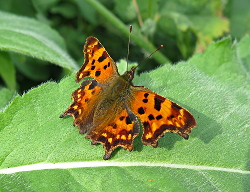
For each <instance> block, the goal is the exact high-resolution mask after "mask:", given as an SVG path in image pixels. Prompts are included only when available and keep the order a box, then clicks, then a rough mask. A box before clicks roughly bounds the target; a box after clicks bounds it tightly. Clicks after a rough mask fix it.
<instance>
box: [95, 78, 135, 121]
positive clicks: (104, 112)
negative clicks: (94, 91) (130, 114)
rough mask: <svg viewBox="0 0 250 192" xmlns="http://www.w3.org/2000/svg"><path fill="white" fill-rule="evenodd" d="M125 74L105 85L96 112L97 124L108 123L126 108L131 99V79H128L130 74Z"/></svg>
mask: <svg viewBox="0 0 250 192" xmlns="http://www.w3.org/2000/svg"><path fill="white" fill-rule="evenodd" d="M124 75H125V74H124ZM124 75H122V76H117V77H116V78H114V79H113V81H112V82H111V83H110V84H108V85H107V86H105V88H104V90H103V92H102V93H101V94H102V97H101V98H100V100H99V104H98V106H97V107H96V108H95V112H94V119H95V121H96V124H100V123H101V124H103V122H105V123H107V124H108V123H109V121H111V120H113V119H114V118H115V117H116V116H117V115H118V114H119V113H121V111H122V110H124V108H125V107H126V105H127V102H128V101H129V100H130V96H131V93H130V87H131V81H128V76H127V75H125V76H124ZM110 111H112V113H110Z"/></svg>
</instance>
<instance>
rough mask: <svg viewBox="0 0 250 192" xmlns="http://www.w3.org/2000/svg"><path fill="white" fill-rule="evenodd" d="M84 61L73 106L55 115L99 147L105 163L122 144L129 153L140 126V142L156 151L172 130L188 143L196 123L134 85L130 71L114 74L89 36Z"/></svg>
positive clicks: (171, 104) (108, 59) (112, 66)
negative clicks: (69, 121)
mask: <svg viewBox="0 0 250 192" xmlns="http://www.w3.org/2000/svg"><path fill="white" fill-rule="evenodd" d="M84 55H85V63H84V64H83V66H82V67H81V69H80V70H79V71H78V73H77V77H76V80H77V82H79V81H80V80H82V79H83V78H84V77H92V78H93V79H88V80H85V81H83V82H82V84H81V86H80V88H78V89H77V90H76V91H74V92H73V93H72V98H73V100H74V101H73V103H72V105H71V106H70V107H69V108H68V109H67V110H66V111H65V112H64V113H63V114H62V115H61V116H60V117H64V116H65V115H72V116H73V117H74V124H75V125H77V126H78V128H79V129H80V133H82V134H83V133H87V134H86V138H89V139H91V140H92V144H96V143H102V144H103V146H104V148H105V155H104V157H103V158H104V159H105V160H107V159H109V158H110V157H111V154H112V152H113V151H114V149H115V148H117V147H119V146H121V147H123V148H124V149H127V150H130V151H131V150H133V140H134V138H135V137H136V136H137V135H139V132H140V122H141V124H142V126H143V128H144V131H143V135H142V142H143V144H145V145H151V146H153V147H157V145H158V139H159V138H160V137H161V136H163V135H164V133H165V132H167V131H169V132H176V133H178V134H179V135H181V136H182V137H184V138H185V139H188V136H189V133H190V132H191V129H192V128H193V127H194V126H195V125H196V122H195V119H194V118H193V116H192V115H191V114H190V113H189V112H188V111H187V110H186V109H184V108H182V107H180V106H179V105H177V104H175V103H174V102H172V101H170V100H168V99H166V98H164V97H162V96H160V95H158V94H156V93H154V92H153V91H151V90H149V89H147V88H146V87H143V86H134V85H133V83H132V80H133V78H134V73H135V69H136V68H135V67H132V68H131V70H129V71H126V72H125V73H124V74H123V75H119V73H118V71H117V67H116V64H115V62H114V61H113V60H112V58H111V57H110V56H109V54H108V53H107V51H106V50H105V49H104V47H103V46H102V44H101V43H100V42H99V41H98V40H97V39H96V38H94V37H88V38H87V40H86V43H85V46H84Z"/></svg>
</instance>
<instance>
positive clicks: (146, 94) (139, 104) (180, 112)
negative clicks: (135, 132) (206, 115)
mask: <svg viewBox="0 0 250 192" xmlns="http://www.w3.org/2000/svg"><path fill="white" fill-rule="evenodd" d="M133 92H134V100H133V101H132V103H131V105H130V107H131V110H132V111H133V113H135V115H136V116H137V117H138V118H139V119H140V120H141V123H142V126H143V128H144V131H143V135H142V142H143V144H145V145H151V146H153V147H157V145H158V139H159V138H160V137H161V136H163V134H164V133H165V132H172V133H178V134H179V135H181V136H182V137H183V138H185V139H188V137H189V133H190V132H191V129H192V128H193V127H194V126H195V125H196V123H195V120H194V118H193V116H192V115H191V114H190V113H189V111H187V110H186V109H184V108H182V107H180V106H179V105H177V104H176V103H174V102H172V101H170V100H169V99H166V98H164V97H162V96H160V95H158V94H156V93H154V92H153V91H151V90H149V89H147V88H145V87H139V86H138V87H133Z"/></svg>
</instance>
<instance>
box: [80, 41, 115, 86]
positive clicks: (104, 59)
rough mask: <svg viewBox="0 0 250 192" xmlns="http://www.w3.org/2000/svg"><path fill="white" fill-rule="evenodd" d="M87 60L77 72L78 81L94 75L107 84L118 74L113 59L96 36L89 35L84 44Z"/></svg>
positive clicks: (97, 79) (100, 81)
mask: <svg viewBox="0 0 250 192" xmlns="http://www.w3.org/2000/svg"><path fill="white" fill-rule="evenodd" d="M84 57H85V61H84V64H83V66H82V67H81V69H80V70H79V71H78V72H77V74H76V81H77V82H79V81H80V80H82V79H83V78H84V77H92V78H94V79H95V80H96V81H98V82H99V83H102V84H105V83H108V82H109V81H111V80H112V79H113V78H112V77H114V76H118V72H117V67H116V64H115V62H114V61H113V59H112V58H111V57H110V56H109V54H108V52H107V51H106V50H105V48H104V47H103V46H102V44H101V43H100V42H99V41H98V39H96V38H95V37H88V38H87V40H86V43H85V46H84Z"/></svg>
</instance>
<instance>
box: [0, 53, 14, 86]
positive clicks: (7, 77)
mask: <svg viewBox="0 0 250 192" xmlns="http://www.w3.org/2000/svg"><path fill="white" fill-rule="evenodd" d="M0 76H1V77H2V78H3V80H4V82H5V83H6V85H7V87H8V88H10V89H12V90H14V89H15V88H16V71H15V67H14V65H13V62H12V61H11V58H10V55H9V54H8V53H6V52H2V51H0Z"/></svg>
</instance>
